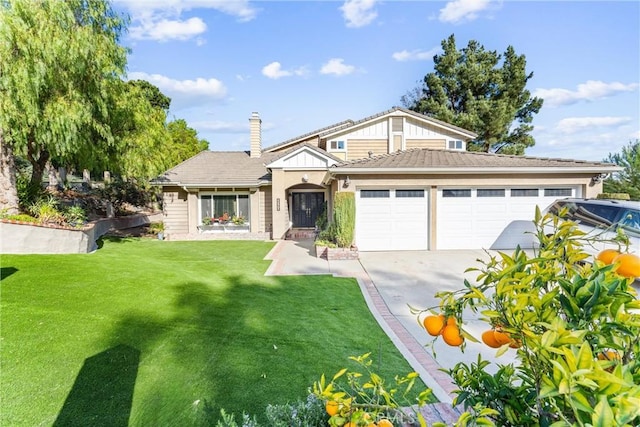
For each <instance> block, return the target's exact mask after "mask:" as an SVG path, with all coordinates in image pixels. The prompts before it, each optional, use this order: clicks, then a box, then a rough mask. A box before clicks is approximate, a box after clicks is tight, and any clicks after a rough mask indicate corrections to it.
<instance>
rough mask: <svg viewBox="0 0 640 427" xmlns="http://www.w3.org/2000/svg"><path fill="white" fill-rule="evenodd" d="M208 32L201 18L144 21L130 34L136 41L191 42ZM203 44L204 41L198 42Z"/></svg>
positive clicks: (133, 28) (131, 30)
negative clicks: (190, 40)
mask: <svg viewBox="0 0 640 427" xmlns="http://www.w3.org/2000/svg"><path fill="white" fill-rule="evenodd" d="M205 31H207V24H205V23H204V21H203V20H202V19H200V18H189V19H187V20H186V21H181V20H168V19H160V20H158V21H154V20H153V19H143V20H140V21H139V24H138V25H137V26H134V27H131V29H130V30H129V34H130V35H131V37H132V38H134V39H136V40H158V41H167V40H189V39H191V38H193V37H196V36H198V35H200V34H203V33H204V32H205ZM197 43H199V44H200V43H202V40H201V39H200V40H197Z"/></svg>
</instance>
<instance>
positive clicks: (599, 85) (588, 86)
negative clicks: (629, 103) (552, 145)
mask: <svg viewBox="0 0 640 427" xmlns="http://www.w3.org/2000/svg"><path fill="white" fill-rule="evenodd" d="M636 89H638V83H629V84H624V83H620V82H611V83H605V82H602V81H599V80H588V81H587V82H586V83H581V84H579V85H578V88H577V89H576V90H574V91H571V90H568V89H561V88H553V89H538V90H536V91H535V93H534V96H537V97H539V98H542V99H544V105H545V106H552V107H557V106H560V105H571V104H575V103H577V102H580V101H595V100H597V99H600V98H606V97H609V96H613V95H617V94H619V93H622V92H633V91H635V90H636Z"/></svg>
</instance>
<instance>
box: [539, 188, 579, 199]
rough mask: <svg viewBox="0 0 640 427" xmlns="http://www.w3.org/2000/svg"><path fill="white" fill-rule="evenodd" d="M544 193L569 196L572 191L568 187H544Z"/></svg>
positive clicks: (571, 194)
mask: <svg viewBox="0 0 640 427" xmlns="http://www.w3.org/2000/svg"><path fill="white" fill-rule="evenodd" d="M544 195H545V196H548V197H571V196H573V191H571V189H570V188H545V189H544Z"/></svg>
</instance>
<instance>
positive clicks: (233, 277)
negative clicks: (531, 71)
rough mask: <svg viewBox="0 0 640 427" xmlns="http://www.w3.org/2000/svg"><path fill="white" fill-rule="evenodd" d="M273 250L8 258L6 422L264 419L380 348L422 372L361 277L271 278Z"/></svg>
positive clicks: (256, 245)
mask: <svg viewBox="0 0 640 427" xmlns="http://www.w3.org/2000/svg"><path fill="white" fill-rule="evenodd" d="M271 247H272V244H271V243H266V242H233V241H225V242H215V241H209V242H161V241H157V240H138V239H123V240H116V239H113V240H107V241H105V242H104V246H103V247H102V248H100V249H99V250H98V251H97V252H96V253H93V254H87V255H2V259H1V267H2V282H1V284H0V292H1V295H0V296H1V300H0V301H1V313H0V316H1V318H0V321H1V323H0V327H1V330H0V334H1V347H0V356H1V358H0V360H1V363H2V365H1V366H0V375H1V377H0V386H1V390H0V392H1V395H2V399H1V401H0V425H7V426H9V425H11V426H38V425H42V426H50V425H113V426H127V425H135V426H150V425H157V426H160V425H163V426H169V425H175V426H181V425H199V424H206V423H208V422H210V421H211V419H212V418H211V417H212V415H211V414H213V418H214V419H215V418H217V416H218V414H219V411H220V408H224V409H225V410H226V411H227V412H234V413H237V414H240V413H241V412H242V411H243V410H245V411H247V412H249V413H251V414H256V415H258V416H259V417H262V414H263V413H264V409H265V407H266V405H267V404H268V403H287V402H293V401H295V400H297V399H304V398H305V397H306V395H307V390H308V388H309V387H310V386H311V384H312V383H313V382H314V381H316V380H317V379H318V378H319V376H320V374H322V373H326V374H327V375H328V376H331V375H333V374H334V373H335V372H336V371H338V370H339V369H340V368H342V367H354V365H352V364H351V363H350V362H349V361H348V360H347V358H348V357H349V356H352V355H360V354H363V353H365V352H368V351H372V352H373V354H372V359H373V360H374V361H375V362H376V364H377V365H378V367H379V369H378V367H376V369H378V371H379V372H381V373H382V374H383V375H384V376H385V377H387V378H389V379H391V378H393V375H395V374H405V373H407V372H410V371H411V368H410V367H409V365H408V364H407V363H406V361H405V360H404V359H403V358H402V356H401V355H400V354H399V352H398V351H397V350H396V349H395V347H394V346H393V344H392V343H391V342H390V340H389V339H388V338H387V336H386V335H385V334H384V332H383V331H382V330H381V329H380V328H379V327H378V325H377V323H376V322H375V320H374V319H373V317H372V316H371V314H370V312H369V311H368V309H367V307H366V304H365V302H364V300H363V298H362V295H361V293H360V290H359V288H358V285H357V283H356V281H355V280H353V279H340V278H333V277H330V276H288V277H265V276H263V274H264V272H265V271H266V269H267V267H268V266H269V261H264V260H263V258H264V256H265V254H266V253H267V252H268V251H269V250H270V249H271Z"/></svg>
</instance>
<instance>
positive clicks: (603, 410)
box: [591, 396, 614, 427]
mask: <svg viewBox="0 0 640 427" xmlns="http://www.w3.org/2000/svg"><path fill="white" fill-rule="evenodd" d="M591 424H593V427H611V426H612V425H614V418H613V410H612V409H611V406H609V401H608V400H607V397H606V396H601V397H600V401H599V402H598V404H597V405H596V407H595V408H594V410H593V414H591Z"/></svg>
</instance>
